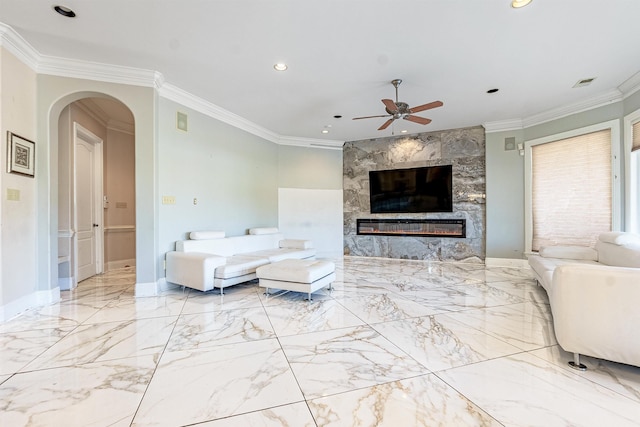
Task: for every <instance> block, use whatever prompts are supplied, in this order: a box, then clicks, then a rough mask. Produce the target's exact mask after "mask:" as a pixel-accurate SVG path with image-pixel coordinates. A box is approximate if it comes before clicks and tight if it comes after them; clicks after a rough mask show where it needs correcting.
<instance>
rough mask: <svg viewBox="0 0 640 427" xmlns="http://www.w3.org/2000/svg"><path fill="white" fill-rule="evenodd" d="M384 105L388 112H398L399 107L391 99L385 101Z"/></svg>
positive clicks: (383, 101)
mask: <svg viewBox="0 0 640 427" xmlns="http://www.w3.org/2000/svg"><path fill="white" fill-rule="evenodd" d="M382 103H383V104H384V106H385V107H387V110H388V111H398V106H397V105H396V103H395V102H393V101H392V100H391V99H383V100H382Z"/></svg>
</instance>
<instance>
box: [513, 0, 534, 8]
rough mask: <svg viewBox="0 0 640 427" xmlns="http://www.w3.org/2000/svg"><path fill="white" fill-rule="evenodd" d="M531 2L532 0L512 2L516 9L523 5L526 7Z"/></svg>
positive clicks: (514, 0) (515, 0)
mask: <svg viewBox="0 0 640 427" xmlns="http://www.w3.org/2000/svg"><path fill="white" fill-rule="evenodd" d="M529 3H531V0H513V1H512V2H511V7H512V8H514V9H519V8H521V7H525V6H526V5H528V4H529Z"/></svg>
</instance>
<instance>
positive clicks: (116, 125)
mask: <svg viewBox="0 0 640 427" xmlns="http://www.w3.org/2000/svg"><path fill="white" fill-rule="evenodd" d="M107 129H109V130H112V131H115V132H120V133H126V134H129V135H135V134H136V129H135V125H134V124H133V123H126V122H122V121H120V120H114V119H109V123H107Z"/></svg>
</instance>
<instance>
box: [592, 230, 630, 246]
mask: <svg viewBox="0 0 640 427" xmlns="http://www.w3.org/2000/svg"><path fill="white" fill-rule="evenodd" d="M598 240H600V241H601V242H604V243H612V244H614V245H640V236H639V235H637V234H633V233H626V232H624V231H609V232H606V233H601V234H600V235H599V236H598Z"/></svg>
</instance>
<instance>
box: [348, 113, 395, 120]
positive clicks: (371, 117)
mask: <svg viewBox="0 0 640 427" xmlns="http://www.w3.org/2000/svg"><path fill="white" fill-rule="evenodd" d="M378 117H389V115H388V114H385V115H383V116H365V117H354V118H353V119H351V120H360V119H374V118H378Z"/></svg>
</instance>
